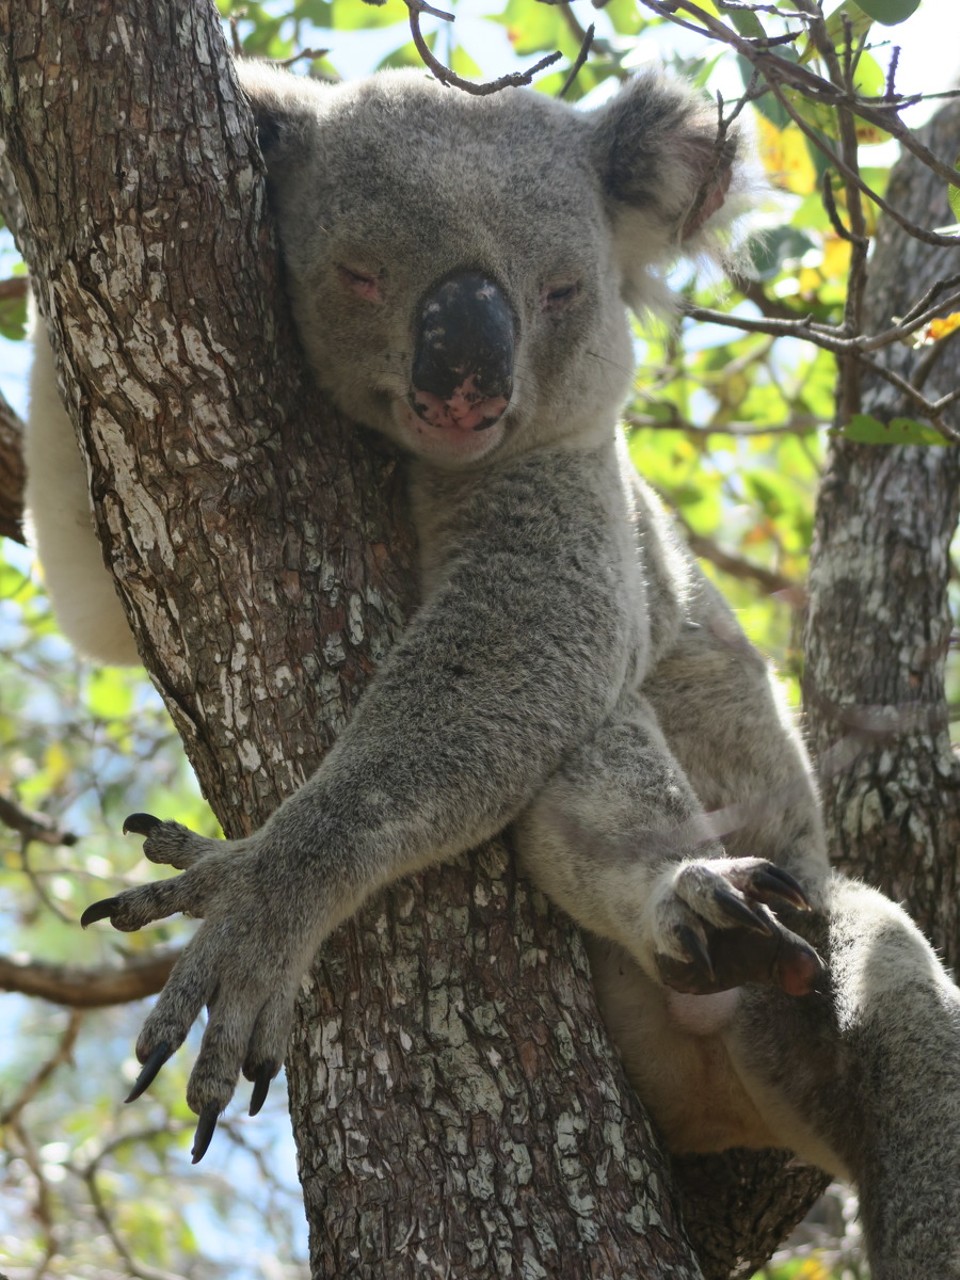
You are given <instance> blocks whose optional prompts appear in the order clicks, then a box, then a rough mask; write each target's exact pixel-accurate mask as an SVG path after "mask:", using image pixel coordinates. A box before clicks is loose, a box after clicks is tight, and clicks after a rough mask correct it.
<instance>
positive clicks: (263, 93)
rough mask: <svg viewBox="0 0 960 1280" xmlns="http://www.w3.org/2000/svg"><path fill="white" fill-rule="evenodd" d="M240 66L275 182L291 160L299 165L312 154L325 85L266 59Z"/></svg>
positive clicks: (244, 85) (272, 179) (239, 69)
mask: <svg viewBox="0 0 960 1280" xmlns="http://www.w3.org/2000/svg"><path fill="white" fill-rule="evenodd" d="M236 69H237V76H238V78H239V80H240V84H241V85H242V87H243V90H244V92H245V93H246V95H247V97H248V98H249V99H250V105H251V106H252V108H253V115H254V119H255V120H256V122H257V136H258V138H259V141H260V150H261V151H262V152H263V155H264V159H265V160H266V161H267V165H268V167H269V169H270V179H271V182H276V181H277V180H278V179H279V178H281V177H282V173H283V169H284V167H285V162H286V161H287V160H291V161H293V162H294V163H295V164H298V165H299V164H302V162H303V159H304V156H305V155H307V154H308V153H309V149H310V140H311V138H312V137H313V136H314V134H315V131H316V120H317V116H318V114H319V113H320V111H321V109H322V106H323V97H324V89H325V86H324V85H322V84H319V83H318V82H317V81H315V80H310V79H308V78H307V77H306V76H292V75H291V74H290V72H289V71H280V70H277V69H276V68H275V67H271V66H268V65H267V64H266V63H263V62H255V61H247V60H243V59H241V60H239V61H238V62H237V63H236Z"/></svg>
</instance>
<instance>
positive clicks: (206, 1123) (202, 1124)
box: [190, 1102, 220, 1164]
mask: <svg viewBox="0 0 960 1280" xmlns="http://www.w3.org/2000/svg"><path fill="white" fill-rule="evenodd" d="M219 1116H220V1107H219V1106H218V1105H217V1103H216V1102H208V1103H206V1104H205V1106H204V1107H203V1110H202V1111H201V1112H200V1118H199V1120H198V1121H197V1131H196V1133H195V1134H194V1135H193V1149H192V1151H191V1152H190V1155H191V1157H192V1160H193V1163H194V1164H199V1163H200V1161H201V1160H202V1159H203V1157H204V1156H205V1155H206V1154H207V1147H209V1145H210V1139H211V1138H212V1137H213V1131H214V1130H215V1129H216V1127H217V1120H218V1118H219Z"/></svg>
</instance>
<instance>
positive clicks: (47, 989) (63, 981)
mask: <svg viewBox="0 0 960 1280" xmlns="http://www.w3.org/2000/svg"><path fill="white" fill-rule="evenodd" d="M179 954H180V952H179V950H168V951H159V952H158V951H152V952H150V953H149V954H148V955H145V956H131V957H129V958H128V959H127V960H125V962H124V964H123V965H122V966H120V967H117V968H114V967H108V966H102V967H98V968H88V967H84V966H80V965H61V964H45V963H43V962H42V961H39V960H15V959H13V957H11V956H2V955H0V991H16V992H17V993H18V994H20V995H24V996H34V997H39V998H40V999H41V1000H49V1001H50V1002H51V1003H53V1004H61V1005H66V1006H67V1007H68V1008H71V1009H102V1008H105V1007H107V1006H108V1005H115V1004H128V1003H129V1002H130V1001H131V1000H142V999H144V997H146V996H152V995H156V993H157V992H158V991H159V990H160V989H161V987H162V986H163V984H164V983H165V982H166V980H167V978H168V977H169V976H170V970H171V969H172V968H173V966H174V963H175V962H176V960H177V957H178V956H179Z"/></svg>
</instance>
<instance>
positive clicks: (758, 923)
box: [713, 884, 776, 936]
mask: <svg viewBox="0 0 960 1280" xmlns="http://www.w3.org/2000/svg"><path fill="white" fill-rule="evenodd" d="M713 899H714V902H716V904H717V906H718V907H720V908H721V910H722V911H724V912H725V913H726V914H727V915H728V916H729V917H730V919H731V920H732V921H733V923H734V924H738V925H742V927H743V928H744V929H752V930H753V931H754V932H755V933H764V934H767V935H768V936H770V935H772V934H775V933H776V925H775V924H774V922H773V920H771V919H769V918H768V917H767V916H764V915H761V913H760V912H759V911H758V910H756V909H755V908H754V907H751V906H750V904H749V902H748V901H747V900H746V898H745V897H744V896H743V895H742V894H740V893H737V892H736V891H735V890H733V889H728V888H727V886H726V885H725V884H720V885H717V887H716V888H715V889H714V891H713Z"/></svg>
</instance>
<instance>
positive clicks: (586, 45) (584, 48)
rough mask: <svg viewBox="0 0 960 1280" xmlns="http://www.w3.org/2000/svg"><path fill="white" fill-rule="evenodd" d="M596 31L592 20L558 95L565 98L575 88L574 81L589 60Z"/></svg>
mask: <svg viewBox="0 0 960 1280" xmlns="http://www.w3.org/2000/svg"><path fill="white" fill-rule="evenodd" d="M595 31H596V28H595V27H594V25H593V23H592V22H591V23H590V26H589V27H587V29H586V31H585V32H584V33H583V42H582V43H581V45H580V50H579V52H578V54H577V56H576V58H575V60H574V63H573V66H572V67H571V68H570V71H569V74H568V75H567V78H566V80H564V82H563V88H562V89H561V90H560V92H559V94H558V95H557V96H558V97H560V98H565V97H566V96H567V93H568V92H569V90H570V89H572V88H573V82H574V81H575V80H576V78H577V76H578V75H579V74H580V68H581V67H582V66H583V64H584V63H585V62H586V60H587V54H588V53H589V52H590V46H591V45H592V44H593V37H594V33H595Z"/></svg>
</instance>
